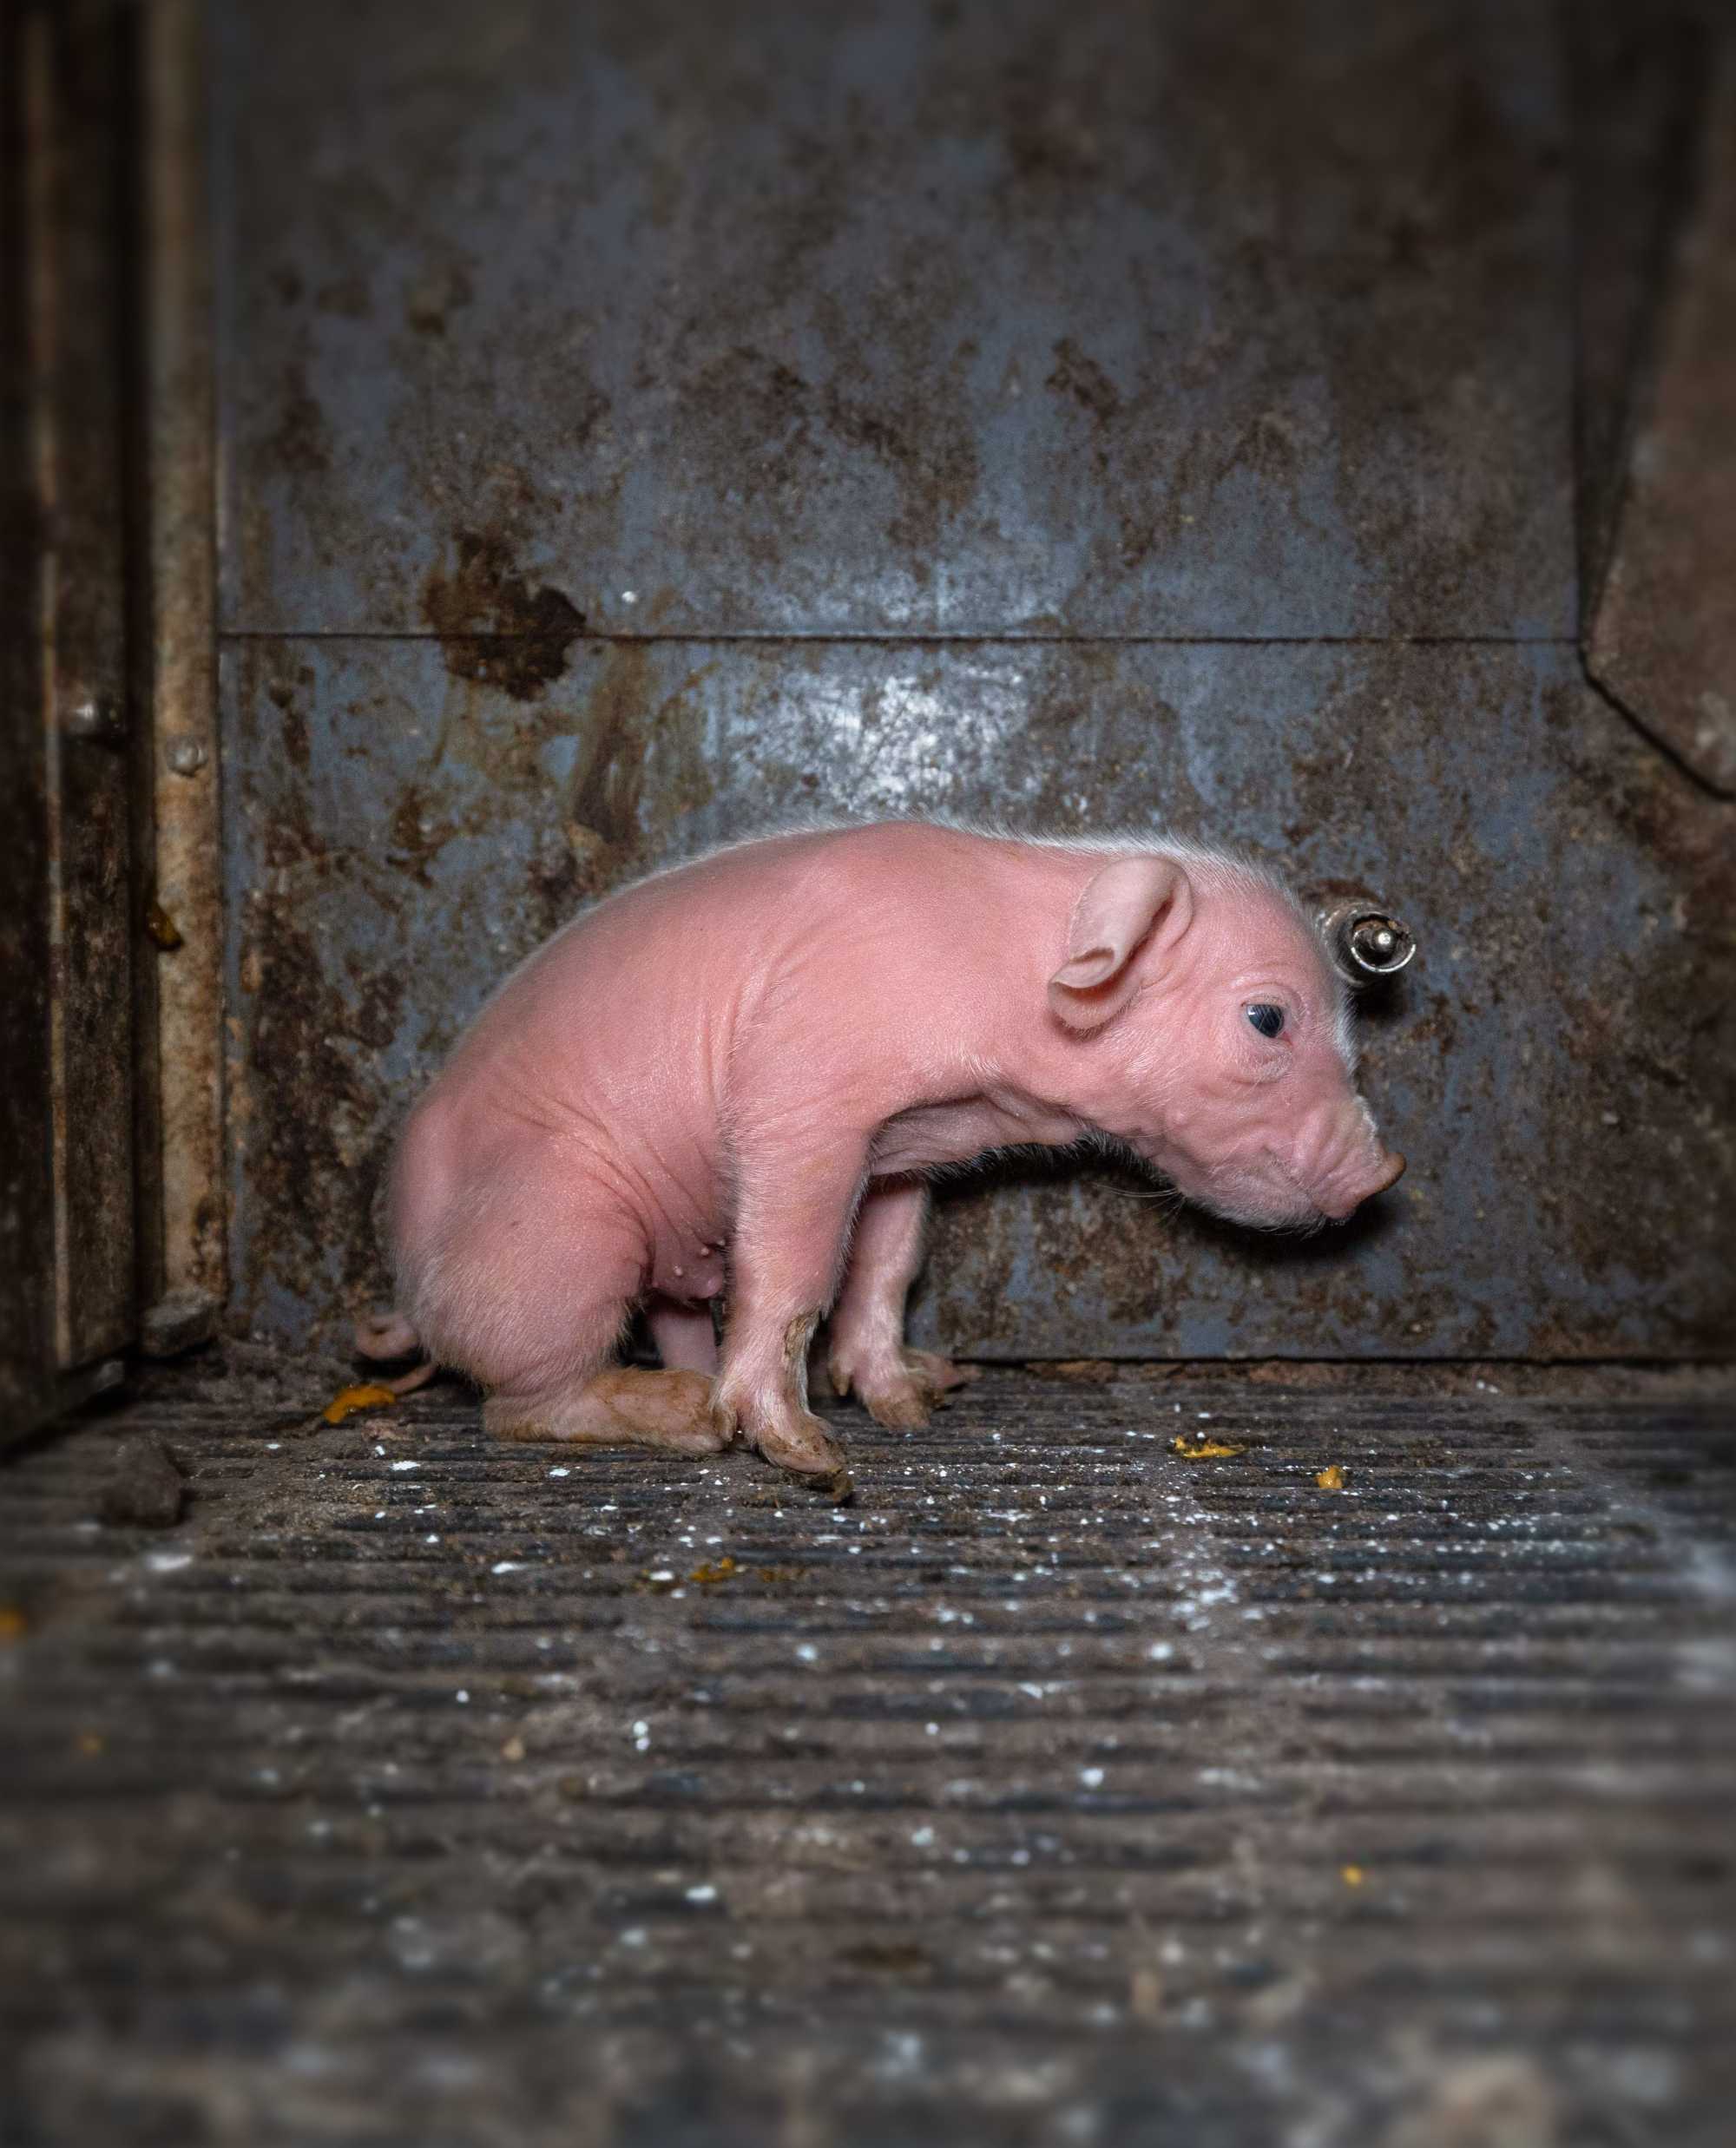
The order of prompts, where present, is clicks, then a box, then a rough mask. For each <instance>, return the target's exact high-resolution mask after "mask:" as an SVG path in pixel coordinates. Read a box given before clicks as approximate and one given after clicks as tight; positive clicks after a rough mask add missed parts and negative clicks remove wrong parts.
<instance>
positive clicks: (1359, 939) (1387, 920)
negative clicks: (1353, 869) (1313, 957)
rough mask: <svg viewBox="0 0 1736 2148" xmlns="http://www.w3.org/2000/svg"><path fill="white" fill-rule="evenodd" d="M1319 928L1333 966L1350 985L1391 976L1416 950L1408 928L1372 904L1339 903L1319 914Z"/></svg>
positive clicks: (1401, 967) (1405, 963)
mask: <svg viewBox="0 0 1736 2148" xmlns="http://www.w3.org/2000/svg"><path fill="white" fill-rule="evenodd" d="M1320 929H1321V931H1322V932H1323V934H1324V935H1325V941H1326V945H1327V948H1328V949H1329V951H1330V952H1331V955H1332V961H1333V963H1334V966H1335V967H1336V968H1337V969H1338V973H1339V975H1341V976H1343V977H1345V979H1346V980H1347V981H1348V982H1350V983H1351V984H1366V983H1369V982H1372V981H1373V980H1374V979H1375V978H1377V977H1390V976H1392V975H1396V974H1397V971H1399V970H1401V969H1404V968H1405V966H1406V965H1407V964H1408V963H1409V962H1410V961H1411V959H1412V958H1413V957H1414V956H1415V955H1416V952H1417V942H1416V940H1415V938H1414V936H1412V934H1411V933H1410V929H1408V928H1407V927H1406V926H1404V924H1402V923H1400V922H1399V920H1398V919H1397V918H1396V917H1394V916H1390V915H1389V914H1388V913H1387V912H1386V911H1384V910H1380V909H1378V907H1377V906H1376V905H1375V904H1373V903H1340V904H1339V905H1338V908H1337V909H1336V910H1329V911H1328V912H1326V913H1325V915H1324V916H1322V917H1321V919H1320Z"/></svg>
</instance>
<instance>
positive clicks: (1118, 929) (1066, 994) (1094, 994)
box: [1049, 857, 1193, 1029]
mask: <svg viewBox="0 0 1736 2148" xmlns="http://www.w3.org/2000/svg"><path fill="white" fill-rule="evenodd" d="M1192 918H1193V884H1192V883H1191V882H1190V881H1189V879H1188V877H1187V874H1186V872H1184V871H1183V870H1182V869H1181V867H1180V865H1179V864H1176V862H1175V860H1174V858H1173V857H1118V858H1116V859H1115V861H1114V862H1113V863H1112V864H1108V865H1105V866H1104V868H1103V870H1101V872H1100V873H1099V874H1098V875H1097V877H1095V879H1094V880H1093V881H1092V882H1091V883H1090V884H1089V885H1088V887H1087V888H1086V890H1085V892H1084V893H1083V894H1082V896H1081V897H1080V898H1079V900H1078V902H1077V903H1075V905H1074V908H1073V916H1072V920H1071V922H1070V923H1069V926H1068V929H1067V960H1066V961H1065V962H1063V963H1062V966H1061V968H1060V969H1057V970H1056V971H1055V975H1053V976H1052V977H1051V978H1050V979H1049V1005H1050V1006H1051V1007H1052V1008H1054V1009H1055V1013H1056V1014H1057V1015H1059V1016H1060V1017H1061V1019H1062V1021H1064V1022H1065V1023H1066V1024H1067V1026H1068V1028H1069V1029H1096V1028H1101V1026H1102V1024H1103V1023H1104V1022H1106V1021H1108V1020H1109V1019H1110V1017H1111V1016H1112V1015H1117V1014H1119V1013H1120V1012H1121V1008H1123V1007H1124V1006H1125V1005H1126V1004H1127V1002H1128V1000H1129V999H1130V998H1131V997H1132V996H1133V992H1134V978H1133V959H1134V956H1135V955H1136V954H1137V953H1138V952H1139V950H1140V949H1141V947H1142V946H1143V945H1144V944H1145V943H1146V942H1147V940H1150V941H1152V943H1153V944H1154V946H1161V948H1163V949H1165V950H1167V949H1170V948H1173V947H1174V944H1175V943H1176V942H1177V941H1178V940H1179V939H1180V937H1181V936H1182V934H1183V933H1184V932H1185V931H1186V930H1187V927H1188V924H1189V923H1190V922H1191V921H1192Z"/></svg>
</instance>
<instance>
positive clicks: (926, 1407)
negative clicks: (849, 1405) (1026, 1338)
mask: <svg viewBox="0 0 1736 2148" xmlns="http://www.w3.org/2000/svg"><path fill="white" fill-rule="evenodd" d="M927 1219H928V1189H927V1187H926V1186H924V1185H923V1184H922V1183H921V1181H920V1180H918V1179H892V1180H881V1181H879V1182H878V1183H877V1184H875V1185H873V1186H870V1187H869V1189H868V1192H867V1194H866V1196H865V1199H864V1200H863V1203H862V1212H861V1214H860V1216H859V1217H858V1219H857V1224H856V1236H855V1239H854V1241H853V1243H852V1246H851V1249H850V1266H849V1269H848V1271H847V1272H846V1274H845V1278H844V1288H843V1290H842V1291H840V1292H839V1294H838V1304H836V1305H835V1306H834V1307H833V1309H832V1318H831V1321H830V1322H829V1323H828V1326H829V1330H830V1333H829V1336H828V1339H827V1348H826V1371H827V1374H828V1376H829V1377H830V1379H831V1381H832V1392H833V1393H834V1394H836V1395H848V1394H849V1393H850V1391H851V1390H852V1389H855V1391H856V1394H857V1396H858V1398H859V1399H860V1401H861V1402H862V1404H863V1406H864V1408H865V1409H866V1410H867V1411H868V1414H869V1415H870V1416H871V1417H872V1418H873V1419H874V1421H875V1422H876V1423H877V1424H883V1425H884V1426H885V1427H886V1428H887V1429H888V1430H889V1431H893V1432H914V1431H917V1430H918V1429H920V1428H921V1427H922V1426H924V1425H925V1424H926V1423H927V1422H928V1421H929V1413H930V1410H931V1409H933V1408H934V1407H935V1405H936V1404H937V1402H944V1401H946V1400H947V1399H948V1397H949V1396H950V1391H951V1390H952V1389H954V1388H959V1387H963V1386H964V1385H966V1383H968V1382H970V1381H971V1380H974V1379H975V1378H976V1369H975V1367H974V1366H965V1365H955V1364H952V1363H950V1362H949V1361H948V1360H947V1359H946V1358H944V1357H937V1356H936V1355H935V1354H934V1352H933V1351H932V1350H910V1349H907V1348H906V1347H905V1343H904V1300H905V1298H906V1297H908V1296H909V1295H910V1288H911V1284H912V1282H914V1280H915V1279H916V1273H917V1269H918V1268H920V1267H921V1265H922V1252H923V1232H924V1226H925V1225H926V1223H927Z"/></svg>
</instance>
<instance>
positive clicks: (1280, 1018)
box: [1247, 1000, 1284, 1037]
mask: <svg viewBox="0 0 1736 2148" xmlns="http://www.w3.org/2000/svg"><path fill="white" fill-rule="evenodd" d="M1247 1018H1248V1020H1249V1021H1251V1022H1252V1023H1253V1026H1254V1028H1256V1029H1258V1030H1259V1034H1260V1035H1262V1036H1263V1037H1275V1036H1276V1035H1278V1034H1279V1031H1280V1030H1281V1029H1282V1028H1283V1027H1284V1009H1283V1008H1281V1007H1273V1006H1272V1005H1271V1004H1270V1003H1269V1002H1267V1001H1266V1000H1259V1001H1256V1002H1255V1003H1254V1005H1253V1006H1252V1007H1250V1008H1248V1010H1247Z"/></svg>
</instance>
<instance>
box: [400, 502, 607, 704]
mask: <svg viewBox="0 0 1736 2148" xmlns="http://www.w3.org/2000/svg"><path fill="white" fill-rule="evenodd" d="M454 549H455V551H456V553H457V563H456V565H455V566H453V567H452V568H450V571H449V570H448V569H447V568H444V567H442V568H436V569H435V571H434V572H433V573H432V574H431V575H429V577H428V579H427V581H426V582H425V583H424V585H423V591H422V616H423V618H424V620H425V621H427V623H428V625H429V626H430V627H431V628H432V630H433V631H434V633H436V634H437V635H438V636H439V637H440V646H441V654H443V656H444V659H445V663H446V668H447V670H448V671H449V672H450V673H451V674H452V676H453V677H454V678H455V679H468V680H473V681H475V682H477V683H478V684H482V685H487V686H496V687H498V688H499V689H500V691H501V692H502V693H508V694H510V695H511V697H512V699H513V700H515V701H535V700H541V698H542V693H543V691H544V689H545V688H547V687H548V686H550V685H552V684H553V682H554V681H555V680H556V679H559V678H560V677H561V676H562V674H563V673H565V671H566V669H567V663H568V653H569V650H570V649H571V647H572V645H573V643H574V642H575V641H576V640H578V638H579V636H580V635H581V634H582V633H583V632H584V630H585V621H584V614H582V612H581V611H580V610H579V609H578V608H577V606H576V605H575V604H574V603H573V602H572V601H571V600H570V599H569V598H568V597H566V596H564V595H562V593H561V591H560V590H558V589H556V588H551V587H549V585H548V584H547V583H545V584H544V585H543V586H542V588H539V589H533V588H531V587H530V584H529V581H526V579H525V577H524V575H523V574H522V573H521V572H520V571H519V570H518V568H516V566H515V565H514V564H513V562H512V560H511V558H510V555H508V552H507V549H506V547H505V546H504V545H503V543H502V542H501V541H500V539H499V538H498V537H496V536H492V535H483V534H479V533H478V532H477V531H475V530H469V529H464V530H460V531H459V533H458V535H457V542H456V545H455V547H454Z"/></svg>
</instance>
